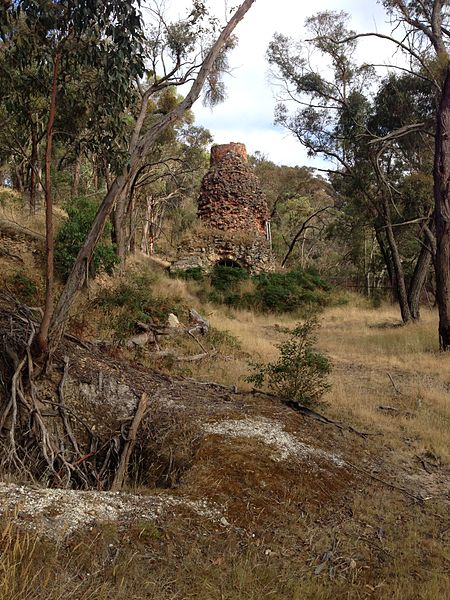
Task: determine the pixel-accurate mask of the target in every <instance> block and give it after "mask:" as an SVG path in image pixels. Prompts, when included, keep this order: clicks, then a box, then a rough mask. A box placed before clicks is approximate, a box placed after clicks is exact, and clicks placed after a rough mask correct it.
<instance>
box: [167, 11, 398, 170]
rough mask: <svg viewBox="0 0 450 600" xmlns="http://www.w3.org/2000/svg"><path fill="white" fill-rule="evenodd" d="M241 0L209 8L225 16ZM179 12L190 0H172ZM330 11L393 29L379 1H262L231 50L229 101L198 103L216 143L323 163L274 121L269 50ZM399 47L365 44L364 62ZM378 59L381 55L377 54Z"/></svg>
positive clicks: (365, 27) (368, 26)
mask: <svg viewBox="0 0 450 600" xmlns="http://www.w3.org/2000/svg"><path fill="white" fill-rule="evenodd" d="M238 2H239V0H209V3H208V4H209V6H210V7H211V8H213V9H215V10H217V11H218V14H219V15H220V16H223V15H224V14H225V6H226V5H228V8H229V9H230V8H232V7H233V6H236V5H237V4H238ZM169 6H170V11H171V12H172V13H173V14H176V13H177V12H178V13H179V15H182V14H185V13H184V11H183V10H182V9H183V8H184V7H185V6H186V0H169ZM325 10H335V11H341V10H344V11H346V12H348V13H349V14H350V15H351V22H350V26H351V27H352V28H353V29H354V30H356V31H358V32H364V31H378V32H383V33H387V32H389V31H390V27H389V25H388V24H387V22H386V21H387V17H386V15H385V13H384V11H383V9H382V7H381V6H380V5H379V4H378V3H377V2H376V0H314V2H308V1H304V0H303V1H302V0H257V1H256V2H255V3H254V5H253V6H252V7H251V8H250V10H249V12H248V13H247V14H246V16H245V17H244V20H243V21H242V22H241V23H240V24H239V25H238V27H237V29H236V32H235V33H236V34H237V36H238V38H239V44H238V47H237V48H236V49H235V50H234V51H233V52H232V53H231V54H230V66H231V73H230V75H226V76H225V78H224V82H225V84H226V88H227V99H226V100H225V102H223V103H222V104H220V105H218V106H216V107H214V108H213V109H210V108H207V107H204V106H203V105H202V103H201V101H200V100H199V101H198V102H197V103H196V104H195V105H194V108H193V110H194V113H195V117H196V124H197V125H203V126H204V127H206V128H208V129H209V130H210V131H211V133H212V135H213V138H214V143H217V144H222V143H227V142H242V143H244V144H245V145H246V146H247V150H248V152H249V153H254V152H256V151H259V152H261V153H262V154H263V155H264V156H265V157H266V158H267V159H269V160H272V161H273V162H275V163H277V164H284V165H290V166H295V165H300V166H301V165H308V166H312V167H314V166H316V167H323V166H324V162H323V160H322V159H320V158H309V157H308V156H307V153H306V150H305V149H304V148H303V147H302V146H301V144H300V143H299V142H298V140H297V139H296V138H295V137H294V136H292V135H291V134H289V133H288V132H287V131H286V130H285V129H283V128H281V127H279V126H275V125H274V116H273V115H274V108H275V105H276V93H277V90H276V87H274V86H273V85H271V82H270V76H269V67H268V63H267V61H266V58H265V54H266V50H267V47H268V45H269V42H270V40H271V39H272V36H273V34H274V33H275V32H278V33H283V34H285V35H287V36H289V37H293V38H295V39H301V38H302V36H303V35H304V32H303V23H304V21H305V18H306V17H308V16H312V15H313V14H315V13H317V12H320V11H325ZM392 52H393V48H392V47H391V46H390V44H389V43H386V42H384V41H383V40H379V39H376V38H364V39H363V40H361V41H360V42H359V58H360V59H361V60H362V61H367V62H373V61H374V60H376V61H377V62H384V61H388V62H389V58H390V56H391V55H392ZM375 57H376V58H375Z"/></svg>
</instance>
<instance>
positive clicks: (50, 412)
mask: <svg viewBox="0 0 450 600" xmlns="http://www.w3.org/2000/svg"><path fill="white" fill-rule="evenodd" d="M0 299H2V300H6V301H7V303H8V304H7V305H11V298H10V297H9V296H8V297H5V295H3V296H2V297H1V298H0ZM14 306H15V310H14V312H12V311H11V310H10V309H9V308H8V309H3V308H1V303H0V331H1V332H2V347H3V350H4V351H3V352H2V353H1V355H0V447H2V453H1V459H0V466H1V467H2V468H3V469H4V470H5V471H6V472H9V473H11V474H13V475H18V476H20V477H22V476H26V478H27V479H30V478H31V479H33V480H38V481H41V482H43V483H45V484H46V485H48V486H51V487H65V488H79V489H103V490H104V489H109V488H110V486H111V484H112V482H113V481H114V479H115V476H116V471H117V469H118V468H119V466H120V461H119V459H120V456H121V455H122V454H123V450H122V449H123V448H125V447H127V444H129V440H128V438H127V436H126V435H125V431H124V424H122V425H121V427H120V431H117V432H115V433H113V434H112V435H111V436H110V437H109V438H108V439H104V440H101V439H100V438H99V436H98V435H97V434H96V433H95V432H94V431H93V430H92V429H91V428H90V427H89V425H88V424H87V423H86V422H85V421H84V419H83V418H82V417H81V416H79V415H78V414H76V413H75V412H74V411H73V410H71V409H69V408H68V407H66V403H65V397H64V392H65V386H66V383H67V379H68V376H69V359H68V357H64V364H63V369H62V376H61V379H60V382H59V385H56V386H55V389H54V390H53V391H52V392H50V393H45V394H44V393H43V392H42V390H41V388H42V386H40V385H38V382H39V377H40V375H41V374H42V367H40V366H39V365H36V364H35V363H34V361H33V354H32V348H33V344H34V343H35V338H36V332H37V330H38V324H37V323H36V321H35V320H34V318H35V311H32V310H31V309H29V308H28V307H26V306H23V305H20V304H18V303H17V302H15V304H14ZM49 396H50V398H51V399H49ZM131 418H132V417H131ZM128 459H129V456H128ZM126 466H128V462H127V464H126ZM122 470H123V465H122ZM124 477H125V475H123V477H122V480H123V479H124Z"/></svg>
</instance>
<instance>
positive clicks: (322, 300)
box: [247, 269, 330, 312]
mask: <svg viewBox="0 0 450 600" xmlns="http://www.w3.org/2000/svg"><path fill="white" fill-rule="evenodd" d="M255 283H256V289H255V292H253V294H252V295H251V296H250V297H248V298H247V302H248V303H249V305H250V306H252V305H253V306H254V307H257V308H259V309H260V310H261V311H263V312H265V311H269V312H294V311H296V310H298V309H299V308H302V307H305V306H308V305H309V306H316V307H317V306H325V305H326V304H327V302H328V295H327V292H328V291H330V286H328V285H327V284H326V283H325V282H324V281H323V280H322V279H321V277H320V276H319V274H318V273H317V271H315V270H314V269H296V270H294V271H288V272H287V273H262V274H261V275H257V276H256V277H255Z"/></svg>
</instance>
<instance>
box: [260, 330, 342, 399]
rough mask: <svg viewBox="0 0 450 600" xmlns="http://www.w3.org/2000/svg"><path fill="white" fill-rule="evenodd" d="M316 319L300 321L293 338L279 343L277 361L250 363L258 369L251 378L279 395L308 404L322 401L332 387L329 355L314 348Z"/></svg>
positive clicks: (292, 334)
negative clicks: (265, 384)
mask: <svg viewBox="0 0 450 600" xmlns="http://www.w3.org/2000/svg"><path fill="white" fill-rule="evenodd" d="M318 326H319V325H318V322H317V320H316V319H309V320H307V321H306V322H305V323H304V324H303V325H302V324H298V325H297V326H296V327H295V329H294V330H293V331H292V333H291V336H290V338H289V339H288V340H287V341H285V342H283V343H282V344H280V345H279V346H278V349H279V350H280V357H279V359H278V361H277V362H275V363H268V364H263V363H251V365H250V366H251V367H252V368H253V369H254V371H255V373H254V374H253V375H251V376H250V377H249V378H248V381H249V382H251V383H254V384H255V385H256V386H258V387H261V386H262V385H263V384H264V383H267V385H268V387H269V389H270V390H271V391H273V392H274V393H276V394H277V395H279V396H283V397H284V398H289V399H291V400H295V401H297V402H299V403H301V404H304V405H305V406H314V405H316V404H318V403H319V401H320V399H321V397H322V396H323V394H324V393H325V392H326V391H327V390H328V389H329V387H330V386H329V384H328V383H327V375H328V374H329V373H330V371H331V365H330V362H329V360H328V358H327V357H326V356H324V355H323V354H321V353H320V352H318V351H317V350H316V349H315V347H314V346H315V343H316V341H317V335H316V333H315V332H316V330H317V328H318Z"/></svg>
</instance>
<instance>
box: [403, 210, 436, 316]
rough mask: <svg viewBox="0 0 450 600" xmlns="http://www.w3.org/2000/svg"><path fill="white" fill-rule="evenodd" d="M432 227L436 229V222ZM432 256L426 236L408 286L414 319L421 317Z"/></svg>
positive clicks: (410, 306)
mask: <svg viewBox="0 0 450 600" xmlns="http://www.w3.org/2000/svg"><path fill="white" fill-rule="evenodd" d="M433 218H434V217H433ZM431 229H434V223H432V224H431ZM432 258H433V249H432V247H431V244H430V241H429V239H428V237H424V240H423V241H422V246H421V248H420V253H419V256H418V258H417V262H416V266H415V268H414V273H413V276H412V278H411V282H410V284H409V288H408V304H409V309H410V311H411V317H412V318H413V320H414V321H418V320H419V319H420V295H421V293H422V289H423V286H424V284H425V282H426V280H427V277H428V275H429V272H430V265H431V262H432V260H431V259H432Z"/></svg>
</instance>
